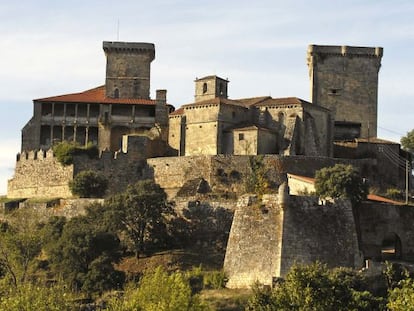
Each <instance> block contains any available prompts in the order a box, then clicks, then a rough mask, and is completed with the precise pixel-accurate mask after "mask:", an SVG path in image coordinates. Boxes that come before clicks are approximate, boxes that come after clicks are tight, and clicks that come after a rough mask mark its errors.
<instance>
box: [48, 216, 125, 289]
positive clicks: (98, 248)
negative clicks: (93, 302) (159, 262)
mask: <svg viewBox="0 0 414 311" xmlns="http://www.w3.org/2000/svg"><path fill="white" fill-rule="evenodd" d="M95 222H97V220H94V221H91V219H90V218H88V217H87V216H79V217H75V218H72V219H71V220H70V221H68V222H67V223H66V224H65V226H64V228H63V231H62V235H61V236H60V238H59V240H58V241H57V242H56V243H54V244H53V245H51V246H50V248H49V251H48V255H49V260H50V263H51V268H52V270H53V271H54V272H55V274H57V275H61V276H62V277H63V278H64V279H65V280H66V281H67V282H68V283H69V284H70V285H71V286H72V287H73V288H74V289H81V290H84V291H85V292H87V293H93V292H103V291H105V290H108V289H111V288H117V287H120V286H121V285H122V284H123V281H124V275H123V273H121V272H120V271H117V270H115V269H114V267H113V263H116V262H118V261H119V259H120V257H121V247H120V241H119V239H118V237H117V236H116V235H115V234H113V233H111V232H105V231H102V230H100V228H99V227H98V226H97V225H95Z"/></svg>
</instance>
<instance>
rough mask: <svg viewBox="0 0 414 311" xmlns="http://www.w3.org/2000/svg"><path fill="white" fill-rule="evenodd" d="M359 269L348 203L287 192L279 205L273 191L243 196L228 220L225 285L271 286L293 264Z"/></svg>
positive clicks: (239, 286) (350, 210) (357, 252)
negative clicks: (317, 263)
mask: <svg viewBox="0 0 414 311" xmlns="http://www.w3.org/2000/svg"><path fill="white" fill-rule="evenodd" d="M315 261H321V262H324V263H327V264H328V266H330V267H337V266H346V267H359V266H360V265H362V257H361V256H360V253H359V249H358V239H357V234H356V226H355V222H354V218H353V214H352V208H351V205H350V203H349V202H348V201H338V202H335V203H334V204H325V205H321V204H319V202H318V200H317V198H315V197H296V196H290V197H289V201H288V202H287V204H286V205H285V207H281V204H280V202H279V199H278V197H277V196H276V195H272V196H267V197H266V201H264V200H263V201H262V202H252V198H251V197H248V196H244V197H242V198H241V199H240V200H239V202H238V205H237V210H236V212H235V215H234V218H233V224H232V227H231V231H230V237H229V241H228V245H227V250H226V257H225V261H224V270H225V272H226V273H227V275H228V277H229V281H228V283H227V286H228V287H230V288H247V287H250V286H251V285H252V284H253V283H254V282H256V281H258V282H260V283H262V284H265V285H272V282H273V280H274V278H277V277H283V276H285V275H286V273H287V272H288V271H289V269H290V267H292V265H293V264H295V263H303V264H309V263H312V262H315Z"/></svg>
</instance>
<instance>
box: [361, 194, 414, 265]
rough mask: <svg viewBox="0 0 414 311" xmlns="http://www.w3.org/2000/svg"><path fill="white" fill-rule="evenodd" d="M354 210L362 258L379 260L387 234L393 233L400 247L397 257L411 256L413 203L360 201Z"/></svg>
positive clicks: (413, 237) (412, 256) (413, 234)
mask: <svg viewBox="0 0 414 311" xmlns="http://www.w3.org/2000/svg"><path fill="white" fill-rule="evenodd" d="M356 211H357V213H356V216H357V222H358V224H359V228H360V230H361V231H360V236H361V249H362V250H363V252H364V257H365V258H368V259H374V260H380V259H381V257H382V255H381V249H382V247H383V246H385V245H383V243H385V242H386V238H387V236H388V237H389V236H390V234H391V235H392V234H395V235H397V236H398V238H399V239H400V241H401V251H402V252H401V257H400V258H397V259H403V260H408V261H413V260H414V231H413V219H414V207H412V206H405V205H392V204H385V203H373V202H372V203H370V202H364V203H363V204H362V205H361V206H360V207H359V208H358V209H357V210H356Z"/></svg>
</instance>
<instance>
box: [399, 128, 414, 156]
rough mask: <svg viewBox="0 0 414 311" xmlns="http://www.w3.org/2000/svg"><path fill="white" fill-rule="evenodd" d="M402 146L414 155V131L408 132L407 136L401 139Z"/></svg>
mask: <svg viewBox="0 0 414 311" xmlns="http://www.w3.org/2000/svg"><path fill="white" fill-rule="evenodd" d="M401 146H402V147H403V149H404V150H406V151H408V152H409V153H411V154H414V129H413V130H411V131H410V132H407V135H405V136H403V137H401Z"/></svg>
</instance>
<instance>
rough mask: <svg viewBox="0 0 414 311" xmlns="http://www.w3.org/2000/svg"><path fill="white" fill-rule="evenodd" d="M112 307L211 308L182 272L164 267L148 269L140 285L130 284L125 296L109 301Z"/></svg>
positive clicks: (125, 310) (118, 310)
mask: <svg viewBox="0 0 414 311" xmlns="http://www.w3.org/2000/svg"><path fill="white" fill-rule="evenodd" d="M108 310H109V311H135V310H145V311H158V310H163V311H181V310H182V311H196V310H199V311H202V310H208V309H207V307H206V306H204V305H203V304H202V303H200V301H199V300H198V299H197V296H193V295H192V292H191V287H190V284H189V282H188V280H187V278H186V277H185V275H184V274H183V273H181V272H174V273H172V274H170V275H169V274H168V273H167V272H166V271H164V270H163V269H162V268H157V269H155V270H154V271H150V272H146V273H145V274H144V276H143V277H142V279H141V280H140V282H139V285H138V288H134V287H130V288H128V289H127V290H126V291H125V295H124V296H123V297H122V298H114V299H112V300H111V301H109V303H108Z"/></svg>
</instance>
